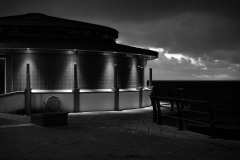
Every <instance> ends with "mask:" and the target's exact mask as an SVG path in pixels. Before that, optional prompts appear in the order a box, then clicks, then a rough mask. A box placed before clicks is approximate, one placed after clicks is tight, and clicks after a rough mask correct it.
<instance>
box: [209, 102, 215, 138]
mask: <svg viewBox="0 0 240 160" xmlns="http://www.w3.org/2000/svg"><path fill="white" fill-rule="evenodd" d="M207 105H208V110H209V116H210V128H211V133H210V138H216V137H215V120H214V113H213V110H212V107H211V105H210V102H209V101H208V103H207Z"/></svg>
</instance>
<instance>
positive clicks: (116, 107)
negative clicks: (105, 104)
mask: <svg viewBox="0 0 240 160" xmlns="http://www.w3.org/2000/svg"><path fill="white" fill-rule="evenodd" d="M114 110H115V111H118V110H119V86H118V66H117V65H114Z"/></svg>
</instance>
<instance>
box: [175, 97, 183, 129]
mask: <svg viewBox="0 0 240 160" xmlns="http://www.w3.org/2000/svg"><path fill="white" fill-rule="evenodd" d="M176 104H177V111H178V130H179V131H183V119H182V118H183V115H182V110H181V107H182V106H181V105H182V102H180V101H176Z"/></svg>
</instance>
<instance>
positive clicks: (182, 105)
mask: <svg viewBox="0 0 240 160" xmlns="http://www.w3.org/2000/svg"><path fill="white" fill-rule="evenodd" d="M150 99H151V103H152V106H153V122H155V123H156V122H157V124H159V125H161V124H163V120H162V119H163V117H170V118H175V119H178V130H180V131H182V130H184V122H192V123H198V124H204V125H206V124H207V125H209V126H210V131H211V132H210V138H215V120H214V113H213V109H212V107H211V105H210V101H207V100H196V99H186V98H170V97H166V96H156V95H154V96H152V95H150ZM160 101H169V102H171V111H173V106H172V105H173V103H175V104H176V106H177V116H172V115H167V114H163V113H162V110H161V108H162V107H163V108H169V107H166V106H163V105H160ZM189 103H197V104H201V106H202V105H205V106H207V108H208V112H203V111H196V110H190V109H186V105H187V104H189ZM186 112H189V113H196V114H199V115H205V116H208V117H209V121H208V122H205V121H200V120H192V119H189V118H186V116H185V113H186Z"/></svg>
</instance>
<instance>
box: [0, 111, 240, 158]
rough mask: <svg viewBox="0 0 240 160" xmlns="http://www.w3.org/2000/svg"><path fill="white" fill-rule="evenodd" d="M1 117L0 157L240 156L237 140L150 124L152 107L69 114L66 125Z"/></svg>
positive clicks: (2, 115) (239, 146)
mask: <svg viewBox="0 0 240 160" xmlns="http://www.w3.org/2000/svg"><path fill="white" fill-rule="evenodd" d="M13 119H14V120H13ZM0 121H1V122H2V123H0V135H1V137H0V142H1V143H0V159H31V160H32V159H58V160H59V159H166V160H167V159H189V160H190V159H191V160H192V159H206V160H207V159H209V160H210V159H211V160H212V159H217V160H221V159H236V160H237V159H240V142H239V141H229V140H221V139H210V138H208V136H205V135H201V134H197V133H193V132H189V131H178V130H177V129H176V128H173V127H168V126H159V125H156V124H153V123H152V110H151V108H146V109H138V110H131V111H120V112H98V113H79V114H70V115H69V125H68V126H65V127H39V126H35V125H32V124H29V118H28V117H20V116H18V117H16V116H15V117H13V118H12V117H11V116H6V115H4V114H0Z"/></svg>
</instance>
